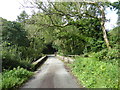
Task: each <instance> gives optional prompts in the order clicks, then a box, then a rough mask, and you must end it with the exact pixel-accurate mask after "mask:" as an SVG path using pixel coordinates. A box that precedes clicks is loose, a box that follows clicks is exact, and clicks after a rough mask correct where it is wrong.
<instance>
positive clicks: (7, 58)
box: [2, 46, 34, 70]
mask: <svg viewBox="0 0 120 90" xmlns="http://www.w3.org/2000/svg"><path fill="white" fill-rule="evenodd" d="M17 49H18V47H17V46H9V47H5V46H4V47H3V49H2V69H13V68H17V67H18V66H20V67H23V68H25V69H28V70H33V67H34V66H33V65H32V64H31V61H30V60H29V58H25V59H23V58H21V52H18V51H17Z"/></svg>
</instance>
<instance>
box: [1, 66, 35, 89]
mask: <svg viewBox="0 0 120 90" xmlns="http://www.w3.org/2000/svg"><path fill="white" fill-rule="evenodd" d="M32 75H33V72H30V71H28V70H26V69H23V68H20V67H17V68H14V69H13V70H10V71H8V70H6V71H4V72H3V73H2V90H10V89H12V90H13V89H15V88H17V87H19V86H20V85H21V84H22V83H24V82H25V81H26V80H28V79H29V78H30V77H31V76H32Z"/></svg>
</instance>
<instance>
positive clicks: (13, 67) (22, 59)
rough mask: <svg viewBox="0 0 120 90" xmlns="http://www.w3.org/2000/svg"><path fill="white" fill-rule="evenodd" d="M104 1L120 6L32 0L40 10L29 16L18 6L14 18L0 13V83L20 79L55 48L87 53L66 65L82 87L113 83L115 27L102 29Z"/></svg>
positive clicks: (6, 85) (66, 52) (8, 85)
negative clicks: (0, 51) (18, 12)
mask: <svg viewBox="0 0 120 90" xmlns="http://www.w3.org/2000/svg"><path fill="white" fill-rule="evenodd" d="M109 5H112V6H113V7H115V8H116V9H119V5H118V3H114V4H109V3H107V2H106V3H103V2H97V3H87V2H79V3H77V2H61V3H58V2H56V3H54V2H48V3H47V4H45V3H43V2H39V0H37V1H36V2H35V5H33V7H34V6H36V7H37V8H38V9H39V12H37V13H34V14H33V15H32V16H31V17H29V15H27V13H26V12H25V11H23V12H22V13H21V14H20V15H19V16H18V18H17V20H16V21H7V20H6V19H3V18H0V21H1V22H2V24H1V26H2V36H0V37H2V42H1V45H2V63H3V66H2V69H3V78H2V79H3V89H7V88H13V87H14V86H19V85H20V84H22V83H23V82H24V81H25V80H27V78H28V77H29V76H31V75H32V73H31V72H30V71H32V70H33V69H34V66H33V65H32V62H33V61H35V60H36V59H38V58H40V57H41V56H43V55H44V54H53V53H54V52H57V53H58V54H61V55H83V56H87V57H88V58H84V57H78V58H77V59H76V61H75V62H74V63H73V65H70V66H71V67H72V70H73V72H74V74H75V75H76V76H77V77H78V78H79V80H80V81H82V83H83V85H85V86H86V87H89V88H93V87H94V88H96V87H97V88H117V87H118V86H117V85H118V84H117V82H118V78H117V76H118V62H119V56H118V52H119V51H118V49H119V37H118V35H119V32H118V31H119V29H120V27H119V26H118V27H116V28H114V29H113V30H111V31H109V32H107V31H106V30H105V28H104V23H105V21H106V20H105V16H104V14H105V13H104V10H105V8H106V7H109ZM116 5H117V6H116ZM100 7H101V8H102V10H100V9H101V8H100ZM106 40H107V41H108V42H107V43H106ZM109 43H110V44H109ZM107 44H108V46H109V45H110V46H109V47H111V48H109V49H108V46H107ZM18 66H19V68H17V67H18ZM23 68H24V69H23ZM26 69H27V70H26ZM6 70H7V71H6ZM9 76H10V77H9Z"/></svg>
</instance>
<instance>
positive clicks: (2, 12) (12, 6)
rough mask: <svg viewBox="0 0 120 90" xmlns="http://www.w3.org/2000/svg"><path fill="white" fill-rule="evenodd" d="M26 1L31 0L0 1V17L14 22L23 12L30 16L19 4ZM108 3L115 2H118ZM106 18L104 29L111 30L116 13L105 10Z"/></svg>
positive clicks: (29, 11) (112, 0) (114, 23)
mask: <svg viewBox="0 0 120 90" xmlns="http://www.w3.org/2000/svg"><path fill="white" fill-rule="evenodd" d="M27 1H31V0H0V17H2V18H5V19H7V20H10V21H15V20H16V19H17V16H19V15H20V13H21V12H22V11H23V10H25V11H26V12H27V13H28V14H31V10H30V9H27V8H22V5H21V4H20V3H22V4H25V3H26V2H27ZM33 1H34V0H33ZM93 1H94V0H93ZM109 1H110V2H115V1H118V0H109ZM19 2H20V3H19ZM106 17H107V19H110V22H107V23H106V29H112V28H113V27H114V26H116V21H117V14H116V11H111V10H107V15H106Z"/></svg>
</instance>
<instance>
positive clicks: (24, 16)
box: [17, 11, 29, 24]
mask: <svg viewBox="0 0 120 90" xmlns="http://www.w3.org/2000/svg"><path fill="white" fill-rule="evenodd" d="M17 18H18V19H17V21H18V22H21V23H23V24H24V23H25V22H26V20H27V19H28V18H29V16H28V14H27V13H26V12H25V11H23V12H22V13H21V14H20V15H19V16H18V17H17Z"/></svg>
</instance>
